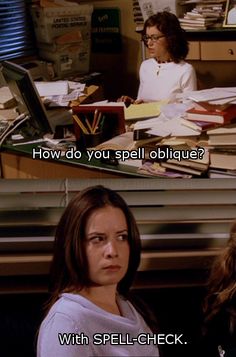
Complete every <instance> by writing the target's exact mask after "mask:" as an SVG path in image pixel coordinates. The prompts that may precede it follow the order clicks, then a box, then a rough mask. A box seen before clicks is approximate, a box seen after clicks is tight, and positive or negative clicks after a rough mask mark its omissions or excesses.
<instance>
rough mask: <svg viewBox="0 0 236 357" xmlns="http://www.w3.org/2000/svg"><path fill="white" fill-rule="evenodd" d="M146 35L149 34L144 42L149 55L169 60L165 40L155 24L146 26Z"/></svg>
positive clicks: (161, 59)
mask: <svg viewBox="0 0 236 357" xmlns="http://www.w3.org/2000/svg"><path fill="white" fill-rule="evenodd" d="M146 36H147V37H149V36H150V38H149V39H148V40H147V42H146V45H147V49H148V52H149V56H150V57H152V58H156V59H157V60H159V61H167V60H169V59H170V54H169V52H168V50H167V41H166V37H165V36H164V35H163V33H162V32H160V31H159V30H158V29H157V28H156V26H151V27H147V28H146Z"/></svg>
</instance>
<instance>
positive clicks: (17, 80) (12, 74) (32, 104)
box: [1, 61, 52, 135]
mask: <svg viewBox="0 0 236 357" xmlns="http://www.w3.org/2000/svg"><path fill="white" fill-rule="evenodd" d="M1 72H2V75H3V77H4V79H5V81H6V83H7V85H8V87H9V89H10V91H11V93H12V95H13V96H14V97H15V99H16V101H17V107H18V111H19V114H22V113H24V114H26V115H29V116H30V125H31V126H32V127H33V128H34V130H35V131H36V133H37V134H39V135H43V134H46V133H52V127H51V125H50V122H49V120H48V116H47V112H46V110H45V107H44V105H43V103H42V101H41V99H40V97H39V94H38V91H37V89H36V87H35V84H34V82H33V80H32V78H31V75H30V73H29V72H28V71H27V70H26V69H25V68H23V67H22V66H19V65H17V64H15V63H12V62H9V61H4V62H2V63H1Z"/></svg>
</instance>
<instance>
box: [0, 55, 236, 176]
mask: <svg viewBox="0 0 236 357" xmlns="http://www.w3.org/2000/svg"><path fill="white" fill-rule="evenodd" d="M2 73H3V75H4V77H5V79H6V82H7V84H8V86H9V89H10V91H11V93H12V95H13V99H14V100H15V101H16V102H17V108H18V114H17V117H16V118H14V119H13V120H12V119H11V120H8V121H7V127H6V128H5V129H3V131H4V132H3V134H1V133H0V141H1V148H2V152H1V162H2V177H4V178H64V177H83V178H88V177H102V178H105V177H167V178H191V177H229V178H234V177H235V176H236V160H235V155H236V145H235V135H236V124H235V118H236V88H234V87H230V88H212V89H207V90H202V91H192V92H189V93H187V94H185V97H184V98H181V101H179V102H176V103H167V102H166V101H162V102H153V103H142V104H138V105H135V104H131V105H130V106H129V107H128V108H127V107H125V106H124V104H123V103H113V102H108V101H104V100H102V99H103V98H102V96H101V95H99V88H98V87H95V86H91V87H88V88H84V87H83V89H82V90H81V87H80V84H78V83H77V87H76V84H75V83H66V81H62V82H61V81H60V82H58V83H57V82H52V83H49V84H47V83H43V82H42V83H41V82H39V83H33V81H32V79H31V78H30V74H29V73H28V71H27V70H25V69H23V68H22V67H21V66H18V65H15V64H12V63H10V62H5V63H3V65H2ZM69 86H71V87H70V91H69V93H68V92H63V90H65V88H68V87H69ZM52 87H53V88H54V89H56V90H60V91H61V93H60V95H57V97H56V96H55V95H52ZM83 91H86V93H84V92H83ZM66 100H67V102H66V103H65V101H66ZM43 103H44V104H43ZM55 107H56V109H55ZM61 107H62V108H63V109H62V108H61ZM45 108H47V110H46V109H45ZM52 108H53V109H52ZM65 108H66V109H65ZM49 113H55V114H53V115H49ZM0 118H1V112H0ZM5 122H6V120H5ZM2 124H4V120H2V121H1V125H2Z"/></svg>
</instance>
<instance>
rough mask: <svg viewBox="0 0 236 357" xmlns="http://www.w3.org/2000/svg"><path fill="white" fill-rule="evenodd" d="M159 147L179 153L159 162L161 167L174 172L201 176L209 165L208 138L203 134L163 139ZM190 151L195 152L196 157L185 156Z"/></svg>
mask: <svg viewBox="0 0 236 357" xmlns="http://www.w3.org/2000/svg"><path fill="white" fill-rule="evenodd" d="M159 146H160V147H164V148H171V149H172V150H173V152H177V153H181V154H179V155H177V158H167V160H163V161H161V162H160V165H161V167H163V168H166V169H167V170H171V171H174V172H176V173H183V174H188V175H191V176H203V175H205V174H206V172H207V170H208V167H209V152H208V140H207V139H206V137H205V136H204V135H200V136H198V137H191V138H189V137H178V138H177V137H170V138H166V139H163V140H162V141H161V142H160V144H159ZM190 152H196V153H198V154H199V155H197V158H194V159H193V158H186V157H187V156H189V153H190Z"/></svg>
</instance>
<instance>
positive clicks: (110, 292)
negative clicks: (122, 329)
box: [79, 286, 121, 315]
mask: <svg viewBox="0 0 236 357" xmlns="http://www.w3.org/2000/svg"><path fill="white" fill-rule="evenodd" d="M79 294H80V295H81V296H83V297H85V298H86V299H88V300H90V301H91V302H92V303H94V304H95V305H97V306H98V307H100V308H101V309H103V310H105V311H107V312H110V313H112V314H115V315H121V312H120V310H119V306H118V304H117V301H116V295H117V293H116V286H94V287H85V288H84V289H82V290H81V291H80V292H79Z"/></svg>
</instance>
